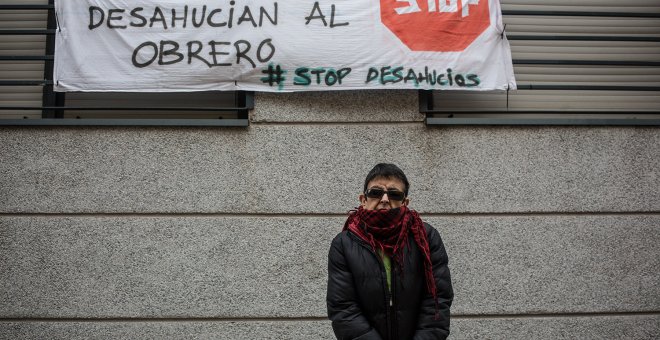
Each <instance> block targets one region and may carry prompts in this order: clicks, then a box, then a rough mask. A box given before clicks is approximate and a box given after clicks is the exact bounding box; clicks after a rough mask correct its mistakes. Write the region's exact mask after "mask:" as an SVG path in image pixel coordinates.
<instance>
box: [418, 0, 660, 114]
mask: <svg viewBox="0 0 660 340" xmlns="http://www.w3.org/2000/svg"><path fill="white" fill-rule="evenodd" d="M502 9H503V16H504V23H505V24H506V28H505V29H506V34H507V37H508V38H509V40H510V43H511V50H512V51H511V52H512V57H513V60H514V70H515V75H516V80H517V83H518V86H519V89H518V90H516V91H495V92H465V91H433V92H432V94H428V93H427V94H423V95H422V103H420V104H421V105H422V106H421V108H422V111H427V112H429V117H448V116H450V115H451V116H452V117H491V118H493V117H532V116H531V115H523V116H520V115H515V116H514V115H511V114H510V113H517V114H525V113H534V112H544V113H550V112H552V113H553V114H552V115H549V114H546V115H541V116H539V115H535V116H534V117H542V118H547V117H575V116H577V115H579V114H581V113H594V114H595V113H621V114H624V113H625V114H627V113H632V115H631V116H627V117H629V118H633V117H634V118H639V117H646V118H660V117H659V116H654V115H649V114H647V113H660V6H658V2H657V1H640V0H635V1H625V2H621V1H607V0H598V1H597V0H594V1H580V2H579V4H576V3H575V2H574V1H561V0H550V1H545V2H542V3H539V4H530V1H516V0H503V1H502ZM427 105H431V106H430V107H429V106H427ZM431 113H435V114H431ZM493 113H497V115H494V114H493ZM507 113H509V114H507ZM557 113H565V114H566V115H560V116H558V115H557ZM639 113H643V115H640V114H639ZM589 117H598V116H594V115H591V116H589ZM608 117H614V116H608ZM616 117H625V116H616Z"/></svg>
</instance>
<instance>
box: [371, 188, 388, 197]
mask: <svg viewBox="0 0 660 340" xmlns="http://www.w3.org/2000/svg"><path fill="white" fill-rule="evenodd" d="M383 195H385V190H383V189H379V188H371V189H369V190H367V197H369V198H381V197H383Z"/></svg>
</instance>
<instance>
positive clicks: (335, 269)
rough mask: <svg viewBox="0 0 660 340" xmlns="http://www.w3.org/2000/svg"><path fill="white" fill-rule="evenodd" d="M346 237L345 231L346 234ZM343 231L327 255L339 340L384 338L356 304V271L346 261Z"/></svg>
mask: <svg viewBox="0 0 660 340" xmlns="http://www.w3.org/2000/svg"><path fill="white" fill-rule="evenodd" d="M343 235H344V236H346V234H345V233H344V234H343ZM341 236H342V234H340V235H338V236H337V237H335V239H334V240H333V241H332V245H331V246H330V252H329V254H328V291H327V295H326V301H327V304H328V318H330V320H331V321H332V329H333V331H334V332H335V336H336V337H337V339H339V340H348V339H355V340H357V339H359V340H381V337H380V335H379V334H378V332H376V330H375V329H374V328H373V327H371V325H370V324H369V321H368V320H367V318H366V317H365V316H364V315H363V314H362V311H361V309H360V306H359V305H358V303H357V296H356V293H355V287H354V286H353V274H352V273H351V271H350V268H348V266H347V264H346V258H345V256H344V251H343V247H342V237H341Z"/></svg>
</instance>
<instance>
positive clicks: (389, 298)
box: [348, 233, 394, 340]
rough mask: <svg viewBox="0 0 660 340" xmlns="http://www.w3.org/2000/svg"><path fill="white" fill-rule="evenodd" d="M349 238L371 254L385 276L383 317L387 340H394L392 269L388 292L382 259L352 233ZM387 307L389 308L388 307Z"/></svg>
mask: <svg viewBox="0 0 660 340" xmlns="http://www.w3.org/2000/svg"><path fill="white" fill-rule="evenodd" d="M348 234H349V236H350V237H353V238H354V239H355V240H356V241H357V242H358V243H359V244H360V245H362V246H363V247H365V248H366V249H367V250H368V251H369V252H371V254H373V255H374V256H375V257H376V259H377V260H378V263H379V264H380V272H381V274H383V273H384V274H385V280H383V281H382V283H383V288H384V290H385V316H386V320H387V333H388V334H387V336H388V337H387V339H389V340H394V337H393V336H392V334H393V331H392V329H393V328H394V322H393V319H394V316H393V315H394V314H393V313H392V307H393V306H394V297H393V295H394V294H393V293H392V292H393V291H394V267H392V291H390V290H389V289H388V287H387V271H386V270H385V265H384V264H383V259H382V258H381V257H380V255H378V254H376V252H375V251H373V249H371V247H370V246H369V245H368V244H366V243H365V242H364V241H362V240H361V239H360V238H359V237H357V236H355V235H353V234H352V233H348ZM388 305H389V307H388Z"/></svg>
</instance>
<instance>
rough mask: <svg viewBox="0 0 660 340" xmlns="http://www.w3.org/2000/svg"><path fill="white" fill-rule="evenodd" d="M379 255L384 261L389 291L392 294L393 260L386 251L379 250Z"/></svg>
mask: <svg viewBox="0 0 660 340" xmlns="http://www.w3.org/2000/svg"><path fill="white" fill-rule="evenodd" d="M378 255H380V258H381V259H382V260H383V266H385V273H386V274H387V290H388V291H390V293H391V292H392V260H391V259H390V257H389V256H387V254H385V252H384V251H382V250H378Z"/></svg>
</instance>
